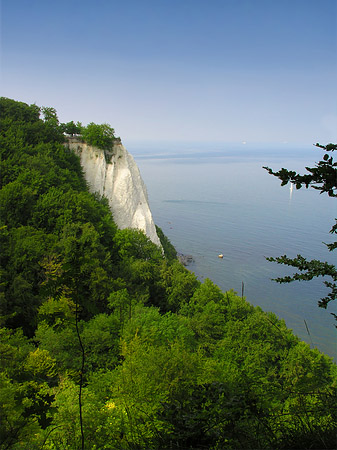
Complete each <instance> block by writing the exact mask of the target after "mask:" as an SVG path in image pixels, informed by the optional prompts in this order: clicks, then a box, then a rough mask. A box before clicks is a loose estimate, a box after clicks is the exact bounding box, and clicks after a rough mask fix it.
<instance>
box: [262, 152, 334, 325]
mask: <svg viewBox="0 0 337 450" xmlns="http://www.w3.org/2000/svg"><path fill="white" fill-rule="evenodd" d="M316 147H319V148H321V149H323V150H324V151H325V152H326V153H325V154H324V155H323V158H322V160H320V161H319V162H318V163H317V164H316V166H315V167H306V170H307V172H308V173H307V174H304V175H300V174H298V173H296V172H294V171H291V170H287V169H284V168H282V169H281V170H279V171H278V172H274V171H273V170H272V169H270V168H269V167H263V168H264V169H266V170H267V171H268V173H270V174H271V175H274V176H276V177H278V178H279V179H280V180H281V181H282V183H281V186H285V185H286V184H287V183H289V182H290V183H293V184H294V185H295V187H296V189H301V187H302V186H305V187H306V188H308V187H309V186H311V187H313V188H314V189H317V190H318V191H320V194H323V193H327V194H328V196H329V197H337V163H336V162H334V161H333V157H332V156H331V153H332V152H334V151H335V150H337V145H336V144H327V145H325V146H324V145H320V144H318V143H317V144H316ZM329 152H331V153H329ZM330 233H331V234H336V233H337V221H336V223H335V224H334V225H333V227H332V228H331V230H330ZM325 245H326V246H327V247H328V249H329V251H333V250H335V249H336V248H337V241H335V242H333V243H331V244H325ZM267 259H268V261H273V262H277V263H278V264H285V265H287V266H292V267H295V268H296V269H298V270H299V272H296V273H294V275H293V276H285V277H282V278H276V279H275V281H277V282H278V283H290V282H292V281H295V280H299V281H300V280H312V279H313V278H315V277H319V276H322V277H330V278H331V280H332V281H324V284H325V286H326V287H328V288H329V289H330V292H329V293H328V295H327V296H326V297H323V298H321V299H320V300H319V302H318V306H320V307H321V308H327V306H328V303H329V302H330V301H332V300H336V298H337V269H336V266H334V265H333V264H329V263H327V262H322V261H319V260H316V259H313V260H311V261H308V260H307V259H306V258H304V257H303V256H301V255H297V257H296V258H288V257H287V256H286V255H283V256H280V257H278V258H272V257H269V258H267ZM331 314H332V315H333V316H334V317H335V319H336V320H337V315H336V314H334V313H331Z"/></svg>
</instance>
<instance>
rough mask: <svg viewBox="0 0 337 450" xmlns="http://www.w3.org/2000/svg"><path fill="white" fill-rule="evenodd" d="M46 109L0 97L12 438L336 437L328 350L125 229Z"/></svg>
mask: <svg viewBox="0 0 337 450" xmlns="http://www.w3.org/2000/svg"><path fill="white" fill-rule="evenodd" d="M39 114H40V109H39V108H38V107H37V106H35V105H31V106H29V105H25V104H24V103H20V102H15V101H14V100H9V99H0V125H1V128H0V152H1V155H2V161H1V170H2V179H1V182H2V184H1V187H2V189H1V191H0V200H1V203H0V204H1V206H0V208H1V210H0V212H1V216H0V219H1V224H0V245H1V252H0V264H1V265H0V275H1V282H0V318H1V324H2V325H5V326H6V328H4V327H3V328H0V353H1V360H0V420H1V426H0V448H3V449H13V450H17V449H20V450H24V449H25V450H27V449H30V450H35V449H36V450H37V449H42V448H43V449H45V450H59V449H80V448H83V447H84V448H85V449H89V448H90V449H93V450H98V449H107V450H130V449H134V450H135V449H137V450H150V449H156V450H164V449H182V448H185V449H187V448H189V449H195V450H197V449H201V448H207V449H210V450H212V449H213V450H220V449H221V450H222V449H232V450H237V449H242V450H246V449H252V450H253V449H254V450H256V449H271V448H273V449H274V448H277V449H280V450H285V449H309V448H317V449H318V448H319V449H333V448H335V433H336V423H337V418H336V410H335V404H336V385H337V383H336V381H337V377H336V366H335V365H334V364H333V363H332V362H331V360H330V359H329V358H328V357H326V356H325V355H323V354H321V353H320V352H318V351H317V350H311V349H310V348H309V346H308V345H306V344H304V343H303V342H301V341H300V340H299V339H298V338H296V337H295V336H294V335H293V334H292V332H291V331H290V330H288V329H287V328H286V326H285V324H284V322H282V321H280V320H278V319H277V317H276V316H274V315H273V314H271V313H269V314H266V313H264V312H263V311H262V310H261V309H260V308H254V307H253V306H252V305H250V304H249V303H248V302H247V301H246V300H245V299H243V298H241V297H238V296H237V295H236V294H235V293H234V292H233V291H229V292H227V293H223V292H221V290H220V289H219V288H218V287H217V286H215V285H214V284H213V283H212V282H211V281H210V280H205V281H204V282H203V283H201V282H200V281H198V280H197V278H196V276H195V275H194V274H193V273H191V272H189V271H188V270H186V268H184V267H183V266H182V265H181V264H180V263H179V262H178V261H177V259H176V252H175V250H174V249H173V247H172V245H171V244H170V243H169V241H168V239H167V238H165V236H163V235H162V233H161V232H160V231H159V235H160V237H161V242H162V245H163V248H164V254H163V253H162V251H161V249H159V248H158V247H157V246H156V245H154V244H153V243H152V242H151V241H150V240H149V239H148V238H147V237H146V236H145V235H144V233H142V232H140V231H138V230H118V229H117V227H116V225H115V224H114V222H113V220H112V217H111V214H110V210H109V207H108V204H107V201H106V200H105V199H101V200H100V199H98V198H97V197H95V196H94V195H91V194H89V193H88V192H87V189H86V183H85V181H84V179H83V176H82V171H81V167H80V163H79V160H78V158H77V157H76V156H75V155H74V154H72V153H70V152H69V150H67V148H66V147H65V146H63V145H62V144H61V138H62V139H63V137H62V136H63V132H66V133H68V134H72V131H74V133H76V130H75V128H74V122H69V123H68V124H66V127H64V126H62V124H61V125H60V124H59V123H58V118H57V114H56V111H55V110H54V109H53V108H43V109H42V114H43V119H41V118H40V117H39ZM76 126H77V125H76ZM108 131H109V130H108ZM110 131H111V130H110ZM100 132H102V129H100ZM60 133H61V134H62V136H61V134H60ZM76 134H77V133H76ZM110 138H112V135H111V133H110ZM109 145H110V144H109ZM328 162H329V161H328ZM298 262H299V264H302V266H303V267H304V266H305V264H306V262H305V261H303V260H302V259H301V260H299V261H298ZM302 266H298V268H300V267H302ZM309 269H310V270H311V271H312V272H313V275H315V271H317V272H319V271H322V270H325V271H326V270H330V271H333V270H334V269H333V267H328V266H324V267H323V266H320V265H319V262H317V264H316V265H314V264H313V265H312V266H310V267H309V266H306V270H307V271H308V274H307V275H305V276H309V275H310V274H309ZM331 273H332V272H331ZM80 413H81V414H80ZM82 431H83V433H82Z"/></svg>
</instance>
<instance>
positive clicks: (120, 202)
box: [68, 139, 161, 247]
mask: <svg viewBox="0 0 337 450" xmlns="http://www.w3.org/2000/svg"><path fill="white" fill-rule="evenodd" d="M68 145H69V148H70V149H71V150H72V151H74V153H76V154H77V155H78V156H79V157H80V161H81V165H82V168H83V171H84V176H85V179H86V181H87V183H88V185H89V189H90V191H91V192H93V193H96V192H97V193H98V194H99V195H100V196H105V197H106V198H107V199H108V201H109V206H110V209H111V212H112V215H113V218H114V221H115V223H116V224H117V226H118V227H119V228H121V229H123V228H137V229H140V230H142V231H144V233H145V234H146V235H147V236H148V237H149V238H150V239H151V241H152V242H154V243H155V244H156V245H159V246H160V247H161V244H160V240H159V238H158V235H157V232H156V227H155V224H154V222H153V218H152V214H151V211H150V207H149V202H148V196H147V190H146V186H145V184H144V182H143V180H142V177H141V175H140V172H139V169H138V167H137V164H136V163H135V160H134V159H133V157H132V156H131V155H130V153H128V151H127V150H126V149H125V147H124V146H123V145H122V144H115V145H114V146H113V148H112V150H111V151H106V150H101V149H99V148H97V147H92V146H91V145H88V144H86V143H84V142H81V141H79V140H76V139H69V144H68Z"/></svg>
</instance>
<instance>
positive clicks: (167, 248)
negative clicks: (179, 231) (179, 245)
mask: <svg viewBox="0 0 337 450" xmlns="http://www.w3.org/2000/svg"><path fill="white" fill-rule="evenodd" d="M156 231H157V235H158V237H159V240H160V243H161V245H162V247H163V250H164V253H165V256H166V258H167V259H169V260H170V261H171V260H174V259H177V250H176V249H175V248H174V246H173V245H172V244H171V242H170V240H169V239H168V237H167V236H165V234H164V233H163V230H162V229H161V228H159V227H158V226H157V225H156Z"/></svg>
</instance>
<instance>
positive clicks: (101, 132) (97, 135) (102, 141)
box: [82, 122, 117, 150]
mask: <svg viewBox="0 0 337 450" xmlns="http://www.w3.org/2000/svg"><path fill="white" fill-rule="evenodd" d="M82 138H83V140H84V141H85V142H87V143H88V144H90V145H93V146H94V147H98V148H101V149H102V150H111V148H112V145H113V143H114V141H115V140H116V139H117V138H116V137H115V130H114V129H113V128H111V126H110V125H109V124H107V123H103V124H101V125H99V124H97V123H93V122H90V123H89V125H87V126H86V127H84V128H83V129H82Z"/></svg>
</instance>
